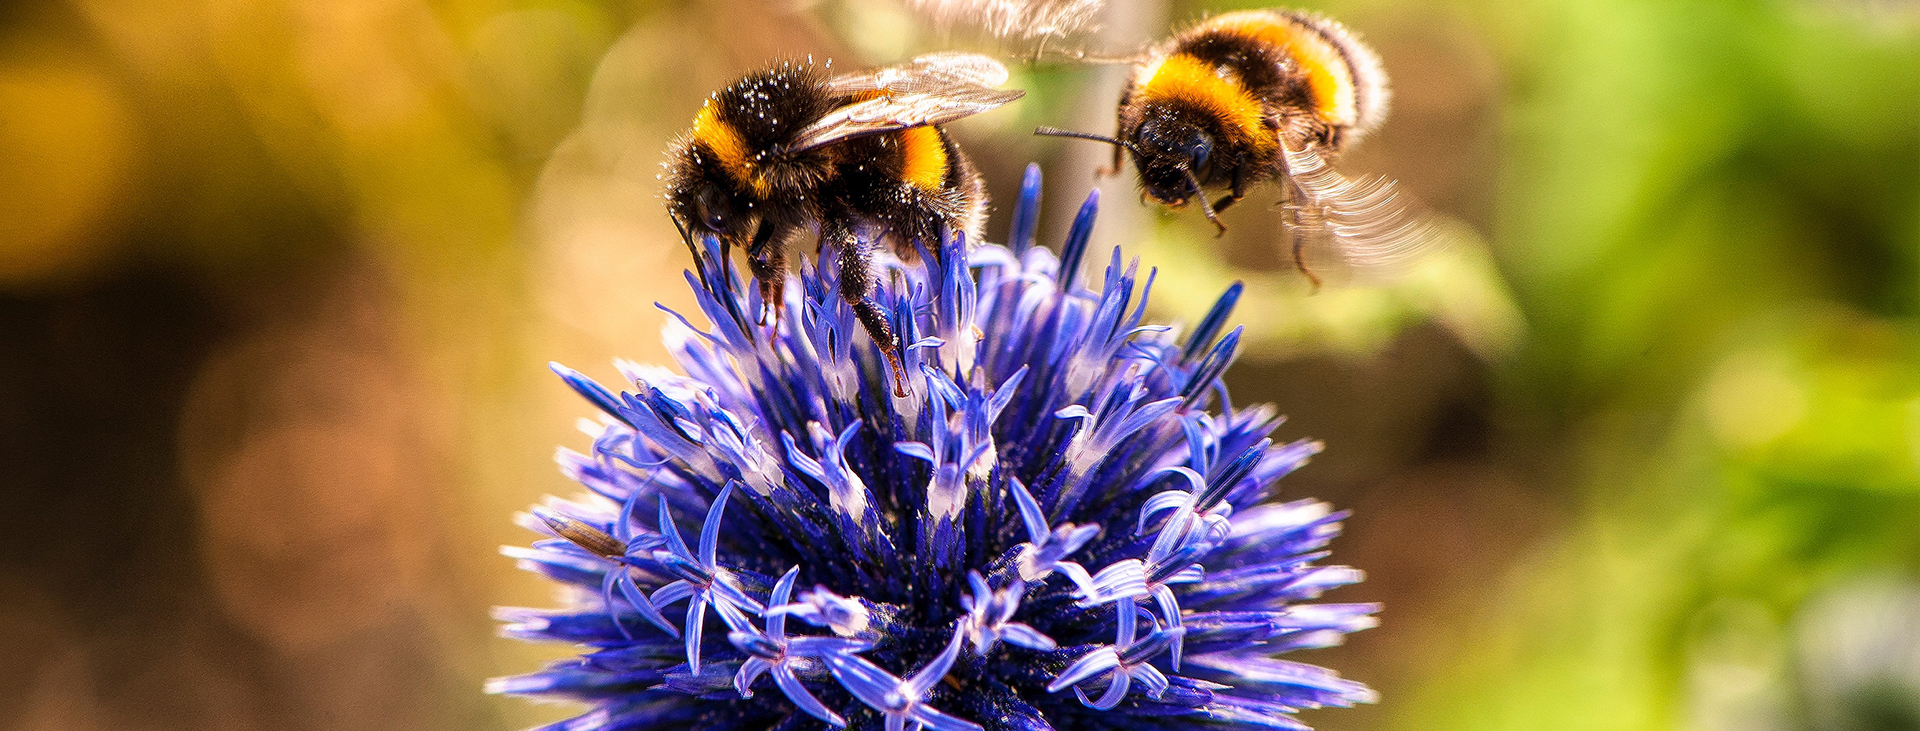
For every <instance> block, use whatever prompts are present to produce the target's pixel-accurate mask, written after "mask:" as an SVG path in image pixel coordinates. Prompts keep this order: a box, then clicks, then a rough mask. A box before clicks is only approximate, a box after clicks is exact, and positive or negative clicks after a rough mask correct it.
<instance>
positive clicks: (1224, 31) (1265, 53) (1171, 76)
mask: <svg viewBox="0 0 1920 731" xmlns="http://www.w3.org/2000/svg"><path fill="white" fill-rule="evenodd" d="M1387 96H1388V94H1387V79H1386V74H1385V73H1384V72H1383V71H1382V70H1381V67H1380V59H1379V57H1377V56H1375V55H1374V53H1373V51H1372V50H1371V49H1369V48H1367V47H1366V46H1365V45H1363V44H1361V43H1360V41H1359V40H1357V39H1355V38H1354V37H1353V35H1352V34H1351V33H1348V32H1347V30H1346V29H1345V28H1343V27H1341V26H1340V24H1339V23H1336V22H1334V21H1332V20H1329V19H1327V18H1323V17H1319V16H1316V15H1310V14H1306V13H1300V12H1294V11H1287V10H1245V11H1239V12H1232V13H1226V14H1224V15H1218V16H1215V17H1212V18H1209V19H1207V20H1204V21H1202V22H1200V23H1199V24H1198V25H1196V26H1194V27H1192V28H1189V29H1187V30H1185V31H1183V32H1181V33H1178V34H1175V35H1174V36H1173V37H1172V38H1170V39H1168V40H1167V41H1165V42H1164V43H1162V44H1160V45H1158V46H1156V47H1154V48H1153V49H1152V50H1150V51H1148V52H1147V53H1146V54H1144V55H1143V56H1142V57H1141V58H1140V59H1139V60H1138V61H1137V63H1136V64H1135V67H1134V73H1133V77H1132V78H1131V80H1130V81H1129V82H1128V84H1127V87H1126V91H1125V92H1124V94H1123V95H1122V96H1121V98H1120V107H1119V132H1118V134H1117V135H1115V136H1114V137H1105V136H1102V135H1095V134H1087V133H1082V132H1068V131H1064V130H1058V129H1053V128H1049V127H1042V128H1040V129H1039V130H1036V132H1037V133H1038V134H1043V135H1053V136H1062V137H1078V138H1083V139H1092V140H1098V141H1101V142H1107V143H1109V144H1112V145H1113V146H1114V150H1113V167H1112V168H1111V171H1117V170H1118V169H1119V168H1120V165H1121V162H1122V159H1123V154H1124V153H1127V152H1131V153H1133V162H1134V168H1135V169H1136V170H1137V171H1138V172H1139V174H1140V184H1141V187H1142V190H1143V192H1144V193H1145V195H1146V196H1147V197H1149V198H1152V199H1153V200H1154V201H1156V202H1158V203H1160V204H1162V205H1165V206H1168V207H1170V208H1176V209H1177V208H1182V207H1185V206H1186V204H1187V202H1188V201H1189V200H1190V199H1198V200H1199V202H1200V210H1201V212H1202V213H1204V214H1205V215H1206V217H1207V220H1208V221H1211V222H1213V224H1214V226H1215V227H1217V228H1218V229H1219V230H1220V232H1221V233H1225V232H1226V225H1225V224H1222V223H1221V222H1220V219H1219V218H1218V217H1217V216H1216V215H1215V214H1217V213H1219V212H1220V211H1223V210H1226V208H1227V207H1229V206H1232V205H1233V204H1234V203H1237V202H1239V201H1240V199H1241V198H1243V197H1245V196H1246V194H1247V190H1248V188H1250V187H1251V186H1253V185H1254V184H1256V183H1260V182H1263V181H1267V180H1277V181H1280V182H1281V183H1282V184H1283V185H1284V186H1285V187H1286V190H1287V197H1288V202H1289V203H1290V204H1291V205H1289V206H1288V207H1287V215H1288V223H1289V229H1290V233H1291V237H1292V245H1293V260H1294V265H1295V266H1296V267H1298V268H1299V270H1300V272H1301V273H1302V274H1304V275H1306V276H1307V278H1308V279H1309V280H1311V281H1312V282H1313V284H1314V286H1316V287H1318V286H1319V284H1320V279H1319V277H1317V276H1315V275H1314V273H1313V272H1312V271H1311V270H1310V269H1308V267H1307V262H1306V259H1305V255H1304V253H1303V247H1304V245H1305V244H1306V243H1307V241H1308V240H1309V238H1312V237H1317V236H1324V237H1325V238H1326V239H1327V240H1328V241H1329V242H1330V243H1331V244H1332V245H1333V247H1334V248H1335V250H1336V251H1337V252H1338V253H1339V254H1340V255H1341V256H1342V257H1343V258H1345V259H1346V260H1347V261H1348V262H1350V263H1353V264H1357V265H1361V266H1366V265H1371V264H1381V263H1388V262H1392V261H1396V260H1400V259H1404V258H1406V257H1407V256H1409V255H1411V254H1412V253H1413V252H1414V251H1417V250H1419V249H1421V248H1423V246H1424V245H1425V244H1427V243H1429V242H1431V241H1432V238H1433V237H1432V232H1431V231H1432V230H1431V228H1430V227H1429V226H1428V225H1427V224H1426V222H1425V221H1424V220H1423V219H1422V218H1421V217H1419V216H1417V215H1414V214H1413V213H1411V212H1410V211H1409V210H1408V208H1407V207H1406V206H1405V205H1404V204H1403V203H1402V202H1400V201H1398V200H1396V197H1397V196H1396V191H1395V190H1394V185H1393V182H1392V181H1390V180H1386V179H1383V178H1369V179H1361V180H1352V179H1348V178H1346V177H1345V176H1342V175H1341V174H1339V173H1338V172H1335V171H1334V170H1333V168H1332V167H1331V166H1330V165H1329V162H1330V161H1331V160H1332V159H1333V158H1334V156H1335V155H1337V154H1338V153H1339V152H1340V151H1341V149H1343V148H1344V147H1345V146H1347V145H1350V144H1352V143H1353V142H1354V141H1355V140H1358V139H1359V138H1360V137H1361V136H1363V135H1365V134H1366V133H1367V132H1369V131H1371V130H1373V129H1374V128H1376V127H1378V126H1379V125H1380V122H1381V120H1382V119H1383V118H1384V117H1385V116H1386V111H1387ZM1207 188H1216V189H1219V188H1224V189H1225V190H1226V195H1225V196H1224V197H1220V198H1218V199H1217V200H1214V201H1209V200H1208V198H1207V194H1206V192H1205V189H1207Z"/></svg>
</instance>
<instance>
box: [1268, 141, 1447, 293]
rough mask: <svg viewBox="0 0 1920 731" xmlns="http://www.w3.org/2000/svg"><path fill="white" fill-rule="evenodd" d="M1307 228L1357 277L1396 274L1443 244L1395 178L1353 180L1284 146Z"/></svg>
mask: <svg viewBox="0 0 1920 731" xmlns="http://www.w3.org/2000/svg"><path fill="white" fill-rule="evenodd" d="M1281 150H1282V154H1283V155H1284V156H1285V158H1286V163H1287V177H1288V179H1289V181H1291V185H1292V187H1293V196H1294V200H1293V201H1292V204H1293V206H1294V209H1295V211H1296V213H1297V215H1298V216H1299V217H1300V219H1301V223H1303V224H1306V225H1308V226H1309V228H1311V229H1317V230H1318V231H1319V232H1322V233H1324V243H1326V244H1327V245H1329V246H1330V247H1331V248H1332V249H1333V250H1334V252H1335V253H1336V254H1337V255H1338V256H1339V257H1340V259H1341V260H1342V262H1343V263H1344V264H1345V265H1346V266H1348V267H1350V268H1352V269H1354V270H1356V271H1370V272H1380V273H1393V272H1396V271H1399V270H1402V269H1405V268H1406V267H1408V266H1409V265H1411V264H1412V263H1414V262H1415V261H1416V260H1418V259H1419V258H1420V257H1421V256H1423V255H1425V254H1426V253H1428V252H1429V251H1431V250H1432V249H1433V248H1435V247H1436V246H1438V245H1439V244H1441V243H1442V237H1441V236H1440V234H1439V230H1438V229H1436V228H1435V227H1434V225H1433V223H1432V222H1431V221H1430V220H1428V219H1427V217H1426V216H1424V215H1422V214H1421V213H1420V211H1419V210H1418V207H1417V206H1415V205H1413V204H1412V202H1411V201H1410V200H1409V199H1408V198H1407V197H1406V196H1403V195H1401V194H1400V190H1399V186H1398V185H1397V184H1395V183H1394V181H1393V180H1391V179H1389V178H1384V177H1380V176H1375V175H1369V176H1366V177H1362V178H1359V179H1354V178H1348V177H1347V176H1345V175H1341V174H1340V173H1339V172H1337V171H1335V170H1334V169H1333V166H1332V165H1329V164H1327V161H1326V160H1325V159H1324V158H1322V157H1320V155H1319V154H1318V153H1315V152H1313V151H1312V150H1294V149H1291V148H1289V147H1288V146H1286V145H1284V144H1283V145H1281Z"/></svg>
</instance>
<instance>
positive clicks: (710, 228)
mask: <svg viewBox="0 0 1920 731" xmlns="http://www.w3.org/2000/svg"><path fill="white" fill-rule="evenodd" d="M691 177H692V179H690V180H686V181H683V183H682V185H679V186H676V188H675V190H674V191H673V193H672V194H671V195H670V196H668V208H669V209H671V211H672V212H673V216H674V218H677V219H679V220H680V223H681V225H683V226H685V227H686V229H687V233H689V234H692V235H693V236H694V237H696V238H699V237H703V236H709V235H710V236H713V237H715V238H718V239H720V240H721V241H724V242H727V243H728V244H731V245H735V246H739V247H742V248H745V247H746V246H747V245H748V244H749V243H750V242H751V241H752V240H753V238H754V234H756V233H757V232H758V231H759V229H760V219H761V218H762V216H761V209H762V208H763V207H764V206H762V205H761V202H760V201H757V200H754V199H753V197H752V196H750V195H741V194H739V193H738V192H736V191H734V190H733V189H732V186H728V185H726V184H724V183H723V182H720V181H715V180H712V179H711V178H708V177H706V176H699V175H695V176H691Z"/></svg>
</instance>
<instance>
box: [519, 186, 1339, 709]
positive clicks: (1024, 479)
mask: <svg viewBox="0 0 1920 731" xmlns="http://www.w3.org/2000/svg"><path fill="white" fill-rule="evenodd" d="M1024 182H1025V184H1024V186H1023V190H1022V193H1023V195H1022V197H1021V199H1020V201H1019V203H1018V205H1017V206H1016V208H1015V211H1014V222H1015V223H1014V231H1013V232H1012V235H1011V236H1010V237H1009V241H1008V243H1007V244H1006V245H1005V246H995V245H976V246H973V247H972V248H971V249H970V250H969V248H968V247H967V246H966V243H965V242H961V241H947V242H943V244H942V245H941V246H939V247H938V248H937V249H935V250H932V251H925V252H923V256H922V257H920V258H921V259H922V261H924V262H925V264H924V265H920V264H913V265H907V264H899V265H896V266H894V267H892V268H891V269H890V271H889V272H888V276H887V277H883V278H884V279H890V286H884V287H882V291H881V294H880V295H879V297H880V301H881V302H882V303H883V304H884V305H886V306H887V308H888V309H889V311H890V314H891V317H892V318H893V320H894V322H893V325H894V328H895V329H896V331H898V332H899V333H900V334H901V336H902V342H905V343H908V344H909V346H908V347H907V348H906V349H905V352H904V353H903V357H904V360H905V363H906V366H907V368H908V376H907V377H908V380H909V383H908V384H907V385H908V386H909V387H910V390H911V395H908V396H899V395H896V392H895V389H894V387H893V385H894V384H893V383H892V382H891V380H890V379H891V377H892V376H891V373H890V369H889V367H888V365H887V363H886V362H885V361H884V359H883V358H882V357H881V356H880V354H879V353H878V351H877V349H875V348H874V347H873V345H872V343H871V342H869V341H867V340H866V336H865V331H864V330H863V329H862V328H861V327H860V326H859V323H858V322H857V320H856V318H855V316H854V314H853V312H852V311H851V309H850V308H849V307H848V306H847V305H846V304H845V303H844V302H843V301H842V300H841V299H840V298H839V297H838V296H837V294H835V293H836V291H837V288H836V286H835V283H836V280H837V277H838V276H839V274H838V272H836V271H833V270H832V268H831V264H823V265H822V267H823V268H821V269H815V268H812V267H810V266H803V268H802V271H801V273H800V275H799V283H800V285H801V286H797V287H787V288H786V289H785V291H786V293H787V298H786V300H785V301H783V302H773V303H763V302H761V301H760V300H759V298H758V297H754V296H750V295H749V294H748V288H747V287H746V286H744V282H743V280H742V278H741V276H740V275H739V274H738V273H737V272H736V271H735V270H734V269H733V268H732V266H731V265H730V264H728V263H727V262H725V261H723V260H722V259H721V258H720V251H719V249H718V245H717V244H715V243H713V242H712V241H707V242H701V243H702V245H698V246H695V247H694V249H695V256H696V259H697V266H696V271H694V272H690V273H689V274H688V275H687V281H688V283H689V284H690V285H691V286H692V287H693V289H694V294H695V295H696V299H697V301H698V304H699V307H700V309H701V312H702V314H704V315H705V318H706V320H707V321H708V322H709V323H710V326H709V327H707V328H700V327H696V326H695V325H694V324H693V323H692V322H691V321H690V320H689V319H688V318H685V317H679V316H678V315H676V319H675V322H674V323H673V324H672V325H671V326H670V327H669V328H668V332H667V338H668V344H669V346H670V348H671V350H672V351H673V353H674V356H675V358H676V360H677V361H678V362H679V365H680V367H681V369H682V370H683V371H684V375H682V374H677V373H673V372H671V371H668V370H666V369H663V368H657V367H649V366H640V365H635V364H631V363H624V362H623V363H620V364H619V365H620V368H621V371H622V374H623V375H624V376H625V377H626V378H627V380H628V381H630V382H631V383H632V387H631V388H630V389H624V390H621V391H619V392H616V391H614V390H612V389H608V388H605V387H603V386H601V385H599V384H598V383H596V382H594V381H592V380H590V379H588V378H586V377H585V376H582V375H580V374H579V373H576V372H574V371H572V370H568V369H566V368H563V367H559V366H555V370H556V371H557V372H558V373H559V374H560V375H561V377H562V378H563V379H564V380H565V381H566V382H567V383H568V384H569V385H570V386H572V387H573V388H574V389H575V390H576V391H578V392H579V393H580V394H581V395H582V396H584V397H585V398H586V399H587V400H588V402H589V403H592V404H593V405H594V406H596V407H598V408H599V409H600V411H601V412H603V417H604V418H603V419H602V420H601V421H600V422H599V423H598V424H596V425H594V426H593V428H592V429H591V433H592V435H593V436H594V440H593V446H592V448H591V449H590V450H589V451H587V452H585V453H580V452H574V451H570V450H562V451H561V453H560V455H559V462H560V466H561V469H562V471H563V472H564V473H565V474H567V475H568V476H569V477H571V478H573V479H574V480H576V481H578V482H579V483H580V484H581V485H582V486H584V487H585V488H586V489H587V490H588V491H590V492H591V493H593V495H592V496H590V497H588V498H586V499H583V500H577V501H564V500H552V501H549V503H548V504H547V505H545V506H543V507H540V508H536V509H535V511H534V512H533V514H532V515H531V516H529V519H527V520H524V521H523V524H524V525H526V526H527V527H528V528H530V529H533V530H535V531H538V532H540V533H543V534H545V535H546V536H548V538H547V539H545V540H540V541H536V542H535V543H534V544H533V546H532V547H529V548H508V549H506V552H507V553H508V554H509V555H511V556H513V557H516V558H518V559H520V560H521V562H522V565H523V566H525V567H526V568H528V569H530V570H533V571H536V572H539V573H541V574H544V575H545V576H547V577H549V578H551V579H553V580H554V581H556V582H559V583H561V584H563V585H565V586H569V587H574V588H575V589H576V591H574V592H573V595H572V596H573V601H572V602H571V603H570V604H569V606H566V607H563V608H559V609H552V610H534V609H503V610H501V611H500V616H501V618H502V619H503V620H504V621H505V622H506V623H507V624H506V625H505V627H504V629H503V632H504V634H506V635H508V636H511V637H516V638H522V639H529V640H547V641H560V642H569V643H575V644H579V645H584V646H586V647H588V648H590V650H589V651H588V652H587V653H586V654H583V655H581V656H579V657H576V658H572V659H568V660H565V661H561V662H558V663H555V664H554V665H552V666H550V667H548V668H546V669H545V670H541V671H539V672H535V673H531V674H528V675H521V676H515V677H510V678H502V679H499V680H496V681H494V682H493V683H491V684H490V685H489V688H490V690H492V691H494V692H507V693H520V694H529V695H540V696H548V697H560V698H570V699H575V700H579V701H583V702H585V703H587V704H590V705H591V707H592V709H591V710H590V711H589V712H588V713H586V714H585V715H582V716H579V717H576V718H573V719H570V720H568V721H564V722H561V723H560V724H556V725H555V726H553V727H552V728H556V729H561V728H564V729H590V728H635V727H645V728H669V727H671V726H672V725H673V724H676V723H682V724H687V725H689V726H692V727H698V728H703V729H709V728H710V729H734V728H740V729H747V728H754V729H759V728H768V727H773V726H779V727H781V728H824V727H829V726H831V727H851V728H859V729H873V730H875V731H878V730H879V729H886V730H887V731H900V730H901V729H905V728H908V727H913V728H916V729H933V730H934V731H972V730H974V729H994V730H995V731H998V730H1000V729H1046V728H1074V729H1082V728H1085V729H1098V728H1116V729H1118V728H1149V727H1164V728H1185V727H1187V726H1190V725H1192V724H1193V723H1196V722H1205V723H1209V724H1213V725H1217V726H1226V727H1246V728H1275V727H1281V728H1299V727H1300V725H1299V724H1298V722H1297V721H1295V720H1293V718H1292V714H1293V713H1294V711H1296V710H1297V709H1300V708H1309V707H1315V706H1322V705H1350V704H1352V703H1356V702H1367V701H1370V700H1372V698H1373V695H1372V692H1371V691H1369V690H1368V689H1367V688H1366V687H1365V686H1363V685H1360V684H1359V683H1355V682H1352V681H1348V680H1343V679H1341V678H1339V677H1338V676H1337V675H1335V674H1333V673H1332V672H1331V671H1328V670H1324V669H1322V668H1318V667H1314V666H1311V665H1304V664H1300V663H1294V662H1288V661H1285V660H1280V659H1278V658H1276V657H1275V656H1276V655H1278V654H1280V653H1284V652H1287V651H1289V650H1294V649H1299V648H1306V647H1321V646H1326V645H1330V644H1335V643H1337V642H1339V641H1340V639H1341V638H1342V636H1343V635H1344V634H1345V633H1348V632H1352V631H1356V630H1360V629H1365V628H1367V627H1370V626H1373V623H1374V619H1373V617H1372V614H1373V612H1374V611H1376V610H1377V607H1376V606H1374V605H1370V604H1312V603H1305V602H1306V600H1311V599H1314V598H1317V597H1318V596H1319V595H1320V593H1321V592H1323V591H1325V590H1326V589H1328V588H1330V587H1335V586H1340V585H1343V584H1350V583H1354V582H1356V581H1359V580H1360V573H1359V572H1358V571H1355V570H1353V569H1348V568H1345V567H1337V566H1316V565H1314V563H1313V562H1314V561H1315V560H1316V559H1318V558H1320V557H1321V556H1323V555H1324V552H1323V549H1324V548H1325V546H1326V545H1327V542H1328V541H1329V540H1330V539H1332V537H1333V536H1334V535H1335V534H1336V533H1337V532H1338V530H1339V521H1340V519H1341V518H1342V517H1344V516H1343V514H1341V513H1334V512H1332V511H1331V510H1329V509H1328V508H1327V507H1326V506H1325V505H1324V504H1322V503H1318V502H1313V501H1309V500H1299V501H1293V502H1285V503H1276V502H1270V501H1269V498H1270V496H1271V495H1272V493H1273V490H1274V484H1275V482H1276V481H1277V480H1279V479H1280V478H1281V477H1282V476H1284V475H1286V474H1287V473H1288V472H1291V471H1292V470H1293V469H1295V468H1297V467H1299V466H1300V465H1301V464H1303V463H1304V462H1305V461H1306V460H1307V458H1308V457H1310V456H1312V455H1313V454H1314V453H1316V452H1317V451H1319V448H1320V447H1319V445H1318V443H1315V442H1306V441H1301V442H1293V443H1288V444H1275V443H1274V442H1273V441H1272V440H1271V439H1270V438H1269V434H1270V433H1271V432H1272V431H1273V430H1274V428H1275V427H1277V426H1278V425H1279V423H1280V420H1279V418H1278V417H1277V416H1276V415H1275V413H1274V411H1273V410H1272V409H1271V408H1268V407H1253V408H1235V407H1234V406H1233V405H1232V404H1231V403H1230V402H1229V400H1228V398H1227V393H1226V390H1225V388H1224V387H1223V386H1222V385H1221V383H1220V375H1221V373H1222V372H1224V371H1225V369H1226V367H1227V365H1228V364H1229V363H1230V362H1231V361H1232V360H1233V357H1234V355H1235V353H1236V352H1237V351H1238V348H1239V342H1240V340H1239V331H1238V330H1234V331H1233V332H1230V333H1228V334H1226V335H1225V336H1224V337H1222V336H1221V331H1222V330H1223V329H1224V328H1225V323H1226V320H1227V318H1228V316H1229V314H1230V312H1231V310H1232V307H1233V304H1234V301H1235V300H1236V299H1237V297H1238V293H1239V286H1238V285H1235V286H1234V287H1233V288H1231V289H1229V290H1228V292H1227V294H1226V295H1225V296H1223V297H1222V298H1221V301H1220V303H1219V304H1218V305H1216V306H1215V307H1214V309H1213V311H1212V312H1210V313H1208V314H1207V315H1206V316H1205V317H1204V318H1203V319H1202V320H1201V321H1200V325H1199V327H1197V328H1195V330H1194V331H1193V332H1192V333H1190V334H1188V335H1187V336H1186V337H1185V338H1184V339H1182V338H1180V337H1178V336H1177V335H1176V334H1175V333H1174V332H1173V331H1172V329H1171V328H1166V327H1158V326H1150V325H1142V324H1141V321H1142V319H1143V317H1144V314H1145V301H1146V298H1147V293H1148V291H1149V290H1150V289H1151V287H1152V282H1153V272H1151V271H1149V272H1148V273H1147V275H1146V277H1145V279H1144V281H1142V280H1141V278H1140V277H1139V268H1138V264H1137V262H1134V263H1125V264H1123V263H1122V260H1121V258H1120V255H1119V252H1118V251H1116V252H1114V254H1113V257H1112V258H1111V260H1110V263H1109V264H1108V266H1107V267H1106V277H1105V279H1104V281H1102V283H1101V284H1100V286H1099V287H1098V288H1089V287H1088V286H1087V285H1086V284H1084V283H1082V282H1081V281H1079V277H1078V276H1077V274H1078V271H1079V267H1080V264H1079V263H1080V260H1081V258H1082V257H1083V255H1084V254H1085V250H1086V243H1087V239H1088V235H1089V234H1090V233H1091V230H1092V225H1093V219H1094V213H1095V211H1096V210H1097V207H1098V196H1097V195H1096V196H1091V197H1089V198H1088V200H1087V203H1086V204H1085V205H1084V206H1083V207H1082V208H1081V211H1080V215H1079V216H1078V217H1077V218H1076V220H1075V224H1074V227H1073V229H1072V231H1071V232H1070V233H1069V235H1068V240H1067V242H1066V244H1065V245H1064V246H1063V247H1062V250H1061V251H1062V254H1061V256H1060V257H1059V258H1055V256H1054V255H1053V254H1052V253H1050V252H1048V251H1047V250H1045V249H1041V248H1036V247H1034V246H1032V239H1033V230H1034V222H1035V221H1036V220H1037V219H1036V216H1035V211H1036V208H1035V207H1036V205H1037V201H1038V197H1039V188H1040V186H1039V172H1038V170H1037V168H1029V170H1028V173H1027V179H1026V180H1025V181H1024ZM829 261H830V259H829ZM766 307H779V308H782V312H781V313H780V314H781V316H780V317H778V318H773V317H764V316H763V315H765V314H767V313H766V312H764V310H763V308H766ZM776 322H777V323H779V324H778V325H772V326H769V325H762V324H760V323H776ZM696 524H697V525H698V526H699V530H698V538H697V540H696V541H695V542H694V543H693V544H691V545H690V544H689V543H688V542H687V541H686V539H685V538H684V537H683V534H682V533H681V530H682V528H683V527H689V528H688V529H689V530H691V528H690V526H694V525H696ZM686 535H692V534H691V533H688V534H686ZM776 577H777V578H776ZM804 586H810V587H813V588H811V589H807V590H803V591H796V587H804ZM681 603H684V604H685V609H684V611H681V610H677V609H676V610H674V611H672V612H669V611H668V610H669V609H673V608H674V606H675V605H679V604H681ZM709 610H712V611H709ZM1068 689H1072V690H1073V691H1074V692H1072V693H1067V692H1065V691H1066V690H1068ZM769 690H772V691H774V692H768V691H769Z"/></svg>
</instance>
